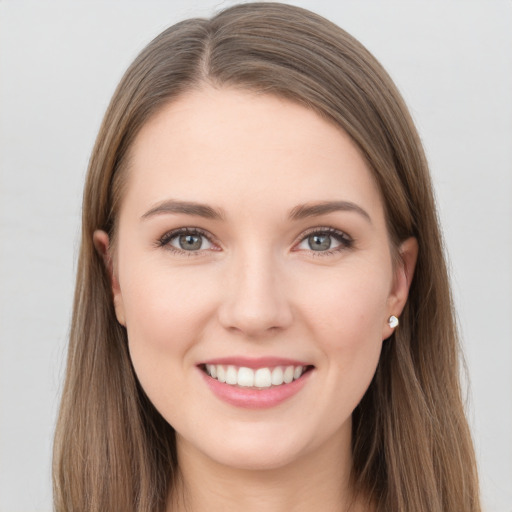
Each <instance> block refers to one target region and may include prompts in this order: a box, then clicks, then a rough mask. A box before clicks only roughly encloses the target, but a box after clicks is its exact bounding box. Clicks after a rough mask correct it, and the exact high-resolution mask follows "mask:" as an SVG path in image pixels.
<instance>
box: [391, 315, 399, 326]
mask: <svg viewBox="0 0 512 512" xmlns="http://www.w3.org/2000/svg"><path fill="white" fill-rule="evenodd" d="M399 323H400V322H399V321H398V318H397V317H396V316H395V315H391V316H390V317H389V319H388V325H389V327H391V329H394V328H395V327H398V324H399Z"/></svg>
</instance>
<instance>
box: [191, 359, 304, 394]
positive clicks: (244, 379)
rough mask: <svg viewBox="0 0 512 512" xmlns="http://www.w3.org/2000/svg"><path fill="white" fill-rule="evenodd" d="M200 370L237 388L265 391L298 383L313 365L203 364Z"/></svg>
mask: <svg viewBox="0 0 512 512" xmlns="http://www.w3.org/2000/svg"><path fill="white" fill-rule="evenodd" d="M199 368H200V369H201V370H202V371H203V372H204V373H205V374H206V375H207V376H208V377H210V378H212V379H214V380H216V381H218V382H220V383H222V384H227V385H229V386H233V387H237V388H246V389H255V390H265V389H267V390H268V389H272V388H278V387H281V386H284V385H286V384H291V383H292V382H294V381H297V380H299V379H301V378H303V376H304V375H305V374H306V373H308V372H310V371H311V370H313V368H314V366H312V365H276V366H264V367H260V368H249V367H247V366H236V365H232V364H201V365H199Z"/></svg>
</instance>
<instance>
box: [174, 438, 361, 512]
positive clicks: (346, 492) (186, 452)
mask: <svg viewBox="0 0 512 512" xmlns="http://www.w3.org/2000/svg"><path fill="white" fill-rule="evenodd" d="M347 441H348V442H347ZM177 447H178V460H179V468H180V475H179V478H178V479H177V482H176V483H175V486H174V489H173V490H172V494H171V496H170V499H169V504H170V506H169V507H168V508H167V511H168V512H171V511H172V512H203V511H209V510H222V511H223V512H234V511H237V512H238V511H239V510H244V511H245V512H253V511H254V512H256V511H257V512H260V511H261V510H262V509H263V510H265V511H266V512H284V511H286V512H289V511H294V512H306V511H307V512H310V511H311V510H322V511H326V512H327V511H328V512H348V511H350V512H360V511H363V510H368V509H366V508H364V507H361V504H358V503H357V500H356V499H355V498H354V495H353V493H352V492H351V490H350V485H349V484H350V481H349V480H350V468H351V463H352V459H351V455H350V433H349V436H348V439H347V438H346V436H340V437H339V438H338V439H336V440H335V442H334V445H333V442H330V443H328V444H326V445H324V446H320V447H318V448H317V449H315V450H314V451H312V452H311V453H307V454H305V455H303V456H301V457H300V458H298V459H296V460H294V461H293V462H291V463H289V464H285V465H283V466H280V467H278V468H271V469H243V468H237V467H228V466H225V465H222V464H219V463H217V462H216V461H214V460H212V459H211V458H209V457H207V456H206V455H204V454H203V453H200V452H199V451H198V450H196V449H195V447H193V446H192V445H190V444H188V443H187V442H186V441H185V440H184V439H182V438H180V436H179V435H177Z"/></svg>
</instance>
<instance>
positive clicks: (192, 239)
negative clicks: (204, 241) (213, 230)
mask: <svg viewBox="0 0 512 512" xmlns="http://www.w3.org/2000/svg"><path fill="white" fill-rule="evenodd" d="M180 247H181V248H182V249H185V251H193V250H196V249H201V237H200V236H197V235H181V236H180Z"/></svg>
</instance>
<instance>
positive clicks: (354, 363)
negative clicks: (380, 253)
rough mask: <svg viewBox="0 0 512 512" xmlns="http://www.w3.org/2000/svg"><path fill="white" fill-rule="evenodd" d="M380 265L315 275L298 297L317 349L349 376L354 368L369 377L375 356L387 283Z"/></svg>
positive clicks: (385, 305)
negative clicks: (305, 291)
mask: <svg viewBox="0 0 512 512" xmlns="http://www.w3.org/2000/svg"><path fill="white" fill-rule="evenodd" d="M374 268H375V269H379V270H378V271H377V270H373V269H374ZM383 269H384V270H383ZM385 269H386V267H385V266H382V265H379V266H377V265H365V266H364V268H363V267H356V266H351V267H349V268H343V269H339V271H336V272H332V273H326V275H325V276H318V275H317V276H316V279H315V280H314V282H309V283H306V286H305V287H304V289H305V290H308V293H302V295H301V296H300V297H301V298H300V300H301V303H302V307H301V309H302V310H303V311H304V312H305V314H304V321H305V322H307V325H308V328H309V330H310V331H311V332H312V336H313V337H314V339H315V340H316V342H317V344H318V345H319V348H320V349H321V350H322V352H323V353H324V355H325V357H326V358H328V359H329V361H330V364H331V366H336V368H337V370H339V371H341V372H342V373H343V374H345V375H347V374H351V375H354V378H355V377H356V376H357V374H358V373H359V374H360V375H361V376H362V378H363V380H364V379H367V378H368V376H370V378H371V375H373V371H374V370H375V366H376V364H377V362H378V358H379V355H380V350H381V346H382V332H383V325H384V322H385V318H386V311H387V299H388V295H389V289H390V283H391V272H386V270H385ZM327 274H329V275H327Z"/></svg>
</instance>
